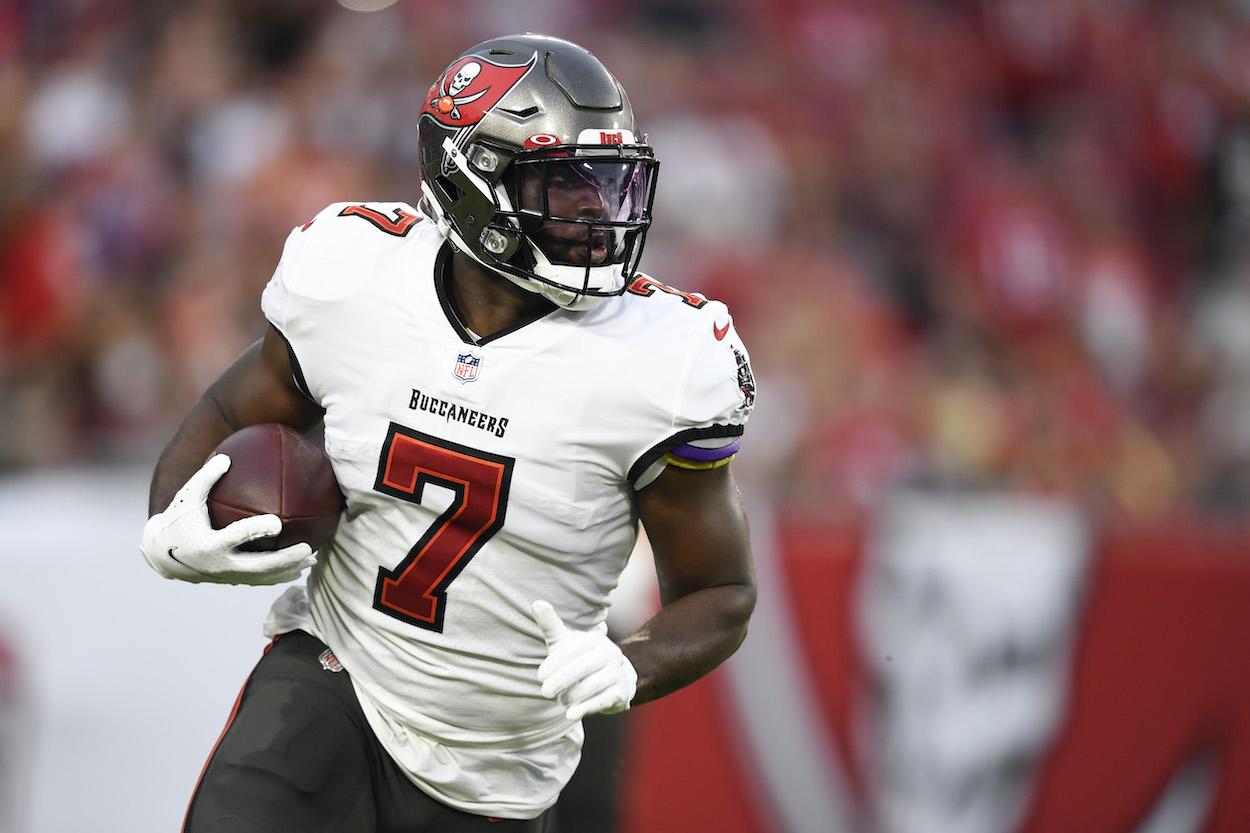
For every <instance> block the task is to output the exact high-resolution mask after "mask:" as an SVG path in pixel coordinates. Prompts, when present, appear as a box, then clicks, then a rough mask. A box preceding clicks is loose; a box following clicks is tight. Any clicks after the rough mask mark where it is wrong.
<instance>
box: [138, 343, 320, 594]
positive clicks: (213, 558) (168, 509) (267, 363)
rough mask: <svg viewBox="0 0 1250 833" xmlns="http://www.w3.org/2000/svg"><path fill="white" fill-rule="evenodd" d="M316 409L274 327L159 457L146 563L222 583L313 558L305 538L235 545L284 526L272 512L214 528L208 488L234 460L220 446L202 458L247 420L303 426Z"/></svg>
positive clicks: (278, 577)
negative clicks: (259, 548) (256, 547)
mask: <svg viewBox="0 0 1250 833" xmlns="http://www.w3.org/2000/svg"><path fill="white" fill-rule="evenodd" d="M321 415H322V413H321V409H320V408H319V407H318V406H317V405H316V404H315V403H313V402H312V401H311V400H310V399H307V398H306V397H305V396H304V395H303V394H302V393H301V392H300V390H299V388H298V387H297V385H296V383H295V381H294V379H293V374H292V373H291V361H290V358H289V355H288V353H287V347H286V341H285V340H284V339H283V338H282V336H281V335H280V334H279V333H278V331H277V330H275V329H273V328H272V327H271V328H270V329H269V330H268V332H267V333H266V334H265V337H264V338H263V339H261V340H260V341H258V342H256V343H255V344H253V345H252V346H251V347H249V348H248V349H247V350H246V351H244V353H243V355H241V356H240V357H239V358H238V359H237V360H236V361H235V363H234V364H233V365H231V366H230V367H229V368H228V369H227V370H226V371H225V373H223V374H222V375H221V376H220V377H219V378H218V379H217V381H215V382H213V384H212V385H210V386H209V388H208V390H206V391H205V392H204V395H203V396H201V397H200V398H199V400H198V401H197V402H196V403H195V404H194V405H193V406H192V407H191V410H190V411H189V412H188V413H187V416H186V417H185V418H184V419H183V422H182V425H181V426H180V427H179V429H178V431H177V432H176V433H175V434H174V437H173V439H172V440H170V442H169V445H168V446H166V447H165V450H164V452H163V453H162V454H161V456H160V459H159V460H158V461H157V464H156V471H155V472H154V473H153V475H152V487H151V492H150V494H149V503H150V512H151V517H149V518H148V521H147V523H146V524H144V527H143V538H142V541H141V542H140V544H139V552H140V553H141V554H142V555H143V557H144V559H145V560H146V561H147V562H148V565H149V566H151V567H152V569H154V570H155V571H156V572H157V573H159V574H160V575H162V576H164V577H165V578H170V579H179V580H182V581H190V582H201V581H211V582H220V583H225V584H280V583H283V582H287V581H292V580H294V579H296V578H298V577H299V576H300V575H301V574H302V573H303V571H304V570H305V569H307V568H308V567H310V566H312V564H313V563H314V561H315V558H314V556H313V551H312V548H311V547H309V546H308V544H304V543H297V544H292V545H290V546H288V547H283V548H282V549H278V550H274V551H272V552H266V553H263V554H262V553H255V552H242V551H240V550H239V549H238V547H239V546H241V545H242V544H245V543H247V542H249V541H254V540H256V539H257V538H263V537H268V536H273V535H277V534H278V533H279V532H281V531H282V521H281V519H280V518H278V516H277V515H255V516H251V517H246V518H242V519H240V520H237V521H235V522H234V523H231V524H229V525H227V526H225V527H224V528H222V529H214V528H213V526H212V524H211V522H210V521H209V517H208V507H207V499H208V494H209V491H210V490H211V489H212V487H213V484H215V483H216V482H217V481H218V480H219V479H220V478H221V476H222V475H223V474H225V472H226V470H227V469H228V468H229V467H230V464H231V460H230V458H229V457H228V456H226V455H223V454H216V455H213V456H212V457H211V458H210V459H207V460H206V458H209V455H210V454H212V452H213V449H215V448H216V447H217V445H218V444H219V443H220V442H221V441H222V440H224V439H225V438H226V437H228V436H230V435H231V434H232V433H234V432H235V431H237V430H238V429H240V428H243V427H245V426H247V425H252V424H255V423H259V422H282V423H286V424H287V425H291V426H293V427H295V428H298V429H300V430H307V429H309V428H311V427H313V426H314V425H315V424H316V423H317V421H318V420H319V419H320V418H321Z"/></svg>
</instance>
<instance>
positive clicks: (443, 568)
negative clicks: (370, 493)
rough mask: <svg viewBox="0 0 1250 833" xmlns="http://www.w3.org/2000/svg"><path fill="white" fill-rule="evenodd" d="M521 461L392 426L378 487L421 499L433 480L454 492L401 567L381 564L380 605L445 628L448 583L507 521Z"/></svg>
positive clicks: (403, 616) (402, 616)
mask: <svg viewBox="0 0 1250 833" xmlns="http://www.w3.org/2000/svg"><path fill="white" fill-rule="evenodd" d="M515 462H516V461H515V460H514V459H513V458H511V457H502V456H499V455H496V454H487V453H486V452H483V451H478V450H476V449H472V448H468V447H466V446H462V445H459V444H457V443H452V442H448V441H446V440H441V439H439V438H437V437H431V436H429V435H428V434H422V433H421V432H420V431H413V430H412V429H409V428H404V427H403V426H400V425H396V424H394V423H391V428H390V431H389V433H388V434H387V437H386V442H385V443H384V444H383V446H382V459H381V462H380V464H379V466H378V479H377V482H376V483H375V484H374V488H375V489H377V490H378V491H379V492H382V493H383V494H388V495H392V496H394V497H397V498H399V499H401V500H407V501H411V502H413V503H421V499H422V494H423V492H424V490H425V487H426V486H427V485H428V484H431V483H433V484H436V485H439V486H445V487H446V488H448V489H450V490H451V491H452V493H453V495H454V497H453V499H452V502H451V505H450V506H448V507H447V509H446V510H445V511H444V512H443V514H441V515H439V516H438V518H437V519H436V520H435V521H434V523H433V524H431V525H430V528H429V529H427V530H426V532H425V534H424V535H423V536H421V540H419V541H417V543H415V544H414V545H413V546H412V549H410V550H409V551H408V555H407V556H406V557H405V558H404V560H403V561H401V562H399V564H398V565H396V567H395V569H393V570H387V569H386V568H383V567H380V568H378V581H377V585H376V587H375V589H374V592H373V606H374V608H375V609H377V610H380V611H382V612H383V613H385V614H387V615H388V616H394V617H395V618H396V619H399V620H401V621H404V622H408V623H409V624H412V625H416V626H417V627H420V628H426V629H428V630H432V631H438V632H440V633H441V632H442V630H443V616H444V614H445V613H446V607H447V587H448V586H449V585H450V584H451V583H452V582H453V581H454V580H455V579H456V576H458V575H460V572H461V571H462V570H463V569H464V568H465V567H466V566H467V565H468V563H469V561H470V560H472V558H473V556H474V555H476V554H477V552H478V550H480V549H481V548H482V545H483V544H485V543H486V542H487V541H488V540H490V538H491V536H492V535H494V534H495V533H496V532H498V531H499V530H500V528H501V527H502V526H503V519H504V514H505V512H506V510H507V505H508V487H509V485H510V484H511V482H512V466H513V464H514V463H515Z"/></svg>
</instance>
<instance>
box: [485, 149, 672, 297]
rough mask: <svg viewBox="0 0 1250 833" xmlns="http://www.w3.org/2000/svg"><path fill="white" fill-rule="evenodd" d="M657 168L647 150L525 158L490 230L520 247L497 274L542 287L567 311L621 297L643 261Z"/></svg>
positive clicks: (516, 163) (510, 176)
mask: <svg viewBox="0 0 1250 833" xmlns="http://www.w3.org/2000/svg"><path fill="white" fill-rule="evenodd" d="M657 168H658V163H657V162H656V161H655V159H654V157H653V156H652V155H651V152H650V148H647V147H645V146H641V147H639V146H634V147H625V146H621V145H611V146H602V145H568V146H562V147H559V148H556V149H552V148H544V149H542V150H535V151H523V152H522V153H520V154H518V155H517V156H516V158H515V159H514V160H513V162H512V164H511V166H509V168H508V170H507V171H506V172H505V175H504V177H503V178H502V180H501V187H502V193H501V195H500V203H501V205H500V208H499V210H498V211H497V212H496V215H495V220H494V221H493V222H492V223H491V224H490V226H491V229H492V230H495V231H497V232H498V233H500V234H502V235H505V236H507V235H512V236H516V237H517V238H518V241H519V245H518V246H517V247H516V251H515V253H513V254H512V255H511V256H510V257H509V258H508V259H507V260H504V261H500V262H497V263H496V264H495V268H497V269H499V270H500V271H503V272H505V273H508V274H510V275H511V276H513V277H519V278H523V279H528V280H536V281H538V282H540V283H541V284H543V285H544V287H545V288H544V289H543V290H540V291H542V293H543V294H544V295H547V297H549V298H551V299H552V300H553V301H555V302H556V303H557V304H560V305H561V306H570V305H573V304H575V303H577V302H578V301H580V300H581V299H583V298H595V297H606V296H613V295H619V294H621V293H622V292H624V291H625V287H626V286H627V285H628V282H629V281H630V280H632V279H633V276H634V272H635V271H636V270H637V268H638V261H639V259H640V258H641V256H642V249H643V243H644V242H645V239H646V233H647V228H648V227H649V226H650V223H651V203H652V199H653V197H654V194H655V190H654V189H655V178H656V171H657ZM489 242H490V241H489V240H488V241H487V243H489Z"/></svg>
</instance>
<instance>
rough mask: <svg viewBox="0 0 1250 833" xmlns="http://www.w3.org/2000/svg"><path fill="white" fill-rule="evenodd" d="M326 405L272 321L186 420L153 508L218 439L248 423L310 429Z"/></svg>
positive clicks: (155, 482) (155, 486)
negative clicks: (305, 386) (304, 381)
mask: <svg viewBox="0 0 1250 833" xmlns="http://www.w3.org/2000/svg"><path fill="white" fill-rule="evenodd" d="M321 417H322V410H321V408H320V407H319V406H318V405H317V404H316V403H315V402H313V401H312V400H310V399H309V398H308V397H306V396H305V395H304V394H303V393H302V392H301V391H300V389H299V388H298V387H297V386H296V384H295V379H294V374H293V373H292V369H291V360H290V355H289V353H288V351H287V345H286V340H285V339H283V337H282V336H281V334H279V333H278V331H277V330H276V329H274V327H273V326H272V325H271V326H270V327H269V329H268V330H267V331H266V333H265V336H264V338H262V339H261V340H259V341H257V342H256V343H255V344H253V345H252V346H251V347H249V348H248V349H247V350H245V351H244V352H243V354H242V355H241V356H239V358H238V359H237V360H235V362H234V364H232V365H231V366H230V367H229V368H227V369H226V370H225V372H223V373H222V374H221V376H220V377H218V378H217V380H216V381H215V382H213V383H212V385H210V386H209V387H208V389H207V390H206V391H205V392H204V394H203V395H202V396H201V397H200V398H199V400H198V401H197V402H196V403H195V404H194V405H192V406H191V410H190V411H189V412H188V413H187V415H186V417H184V418H183V421H182V424H181V425H180V426H179V428H178V430H177V432H176V433H175V434H174V436H173V439H171V440H170V441H169V444H168V445H167V446H166V447H165V450H164V451H163V452H162V453H161V456H160V459H159V460H158V461H157V463H156V470H155V472H154V473H153V475H152V486H151V490H150V492H149V496H148V512H149V514H155V513H156V512H160V511H161V510H163V509H164V508H165V507H167V506H168V505H169V503H170V501H171V500H173V497H174V494H175V493H176V492H177V491H178V489H180V488H182V486H183V484H185V483H186V482H187V481H188V480H189V479H190V478H191V475H193V474H195V472H196V471H198V470H199V468H200V467H201V466H202V465H204V460H205V458H207V457H208V455H209V454H211V453H212V451H213V449H214V448H216V447H217V445H218V443H220V442H221V441H222V440H224V439H225V438H226V437H228V436H230V435H231V434H233V433H234V432H235V431H238V430H239V429H240V428H243V427H245V426H247V425H254V424H256V423H260V422H281V423H285V424H286V425H290V426H292V427H294V428H298V429H299V430H301V431H308V430H310V429H311V428H313V427H314V426H316V424H317V422H318V421H320V419H321Z"/></svg>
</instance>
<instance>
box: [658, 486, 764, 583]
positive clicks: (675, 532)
mask: <svg viewBox="0 0 1250 833" xmlns="http://www.w3.org/2000/svg"><path fill="white" fill-rule="evenodd" d="M637 505H638V512H639V517H640V518H641V520H642V524H643V526H644V527H645V528H646V530H647V540H648V541H649V542H650V544H651V548H652V551H653V552H654V554H655V565H656V573H657V576H658V578H659V583H660V596H661V600H662V601H663V602H664V603H665V604H667V603H668V602H670V601H672V600H674V599H677V598H680V597H682V596H685V595H688V594H690V593H694V592H696V591H699V590H703V589H707V588H710V587H723V586H737V587H740V588H742V591H743V594H744V596H746V597H749V601H751V602H753V601H754V594H755V575H754V570H753V568H752V564H751V545H750V536H749V533H748V528H747V517H746V510H745V509H744V508H743V505H742V496H741V494H740V493H739V492H738V486H737V484H736V483H735V481H734V479H733V475H732V474H731V473H730V468H729V467H728V466H722V467H718V468H713V469H707V470H688V469H681V468H678V467H675V466H668V467H667V468H665V469H664V471H663V472H661V473H660V475H659V476H658V477H657V478H656V479H655V480H654V481H653V482H652V483H651V484H650V485H648V486H647V487H646V488H644V489H642V490H641V491H639V492H638V493H637Z"/></svg>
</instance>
